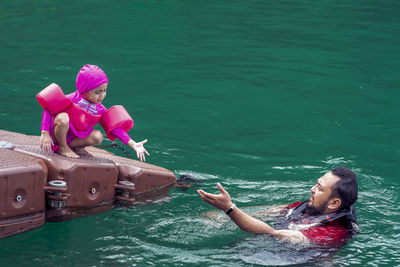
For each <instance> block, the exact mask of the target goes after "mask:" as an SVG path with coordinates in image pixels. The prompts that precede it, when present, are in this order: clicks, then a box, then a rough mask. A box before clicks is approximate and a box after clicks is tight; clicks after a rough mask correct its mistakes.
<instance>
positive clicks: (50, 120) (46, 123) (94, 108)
mask: <svg viewBox="0 0 400 267" xmlns="http://www.w3.org/2000/svg"><path fill="white" fill-rule="evenodd" d="M66 97H67V98H68V99H70V100H71V101H72V102H74V103H76V104H78V105H79V107H80V108H82V109H83V110H85V111H86V112H89V113H91V114H93V115H101V114H103V113H104V112H106V111H107V109H106V108H105V107H104V106H103V105H102V104H95V103H91V102H89V101H88V100H86V99H85V98H84V97H83V96H82V94H81V93H80V92H79V91H75V92H74V93H71V94H69V95H67V96H66ZM41 130H42V131H43V130H44V131H48V132H49V133H50V135H52V133H53V131H54V117H53V116H52V115H51V113H50V112H49V111H47V110H43V117H42V126H41ZM92 131H93V128H91V127H90V128H89V129H87V130H86V131H78V130H77V129H76V128H75V126H74V125H73V124H72V123H71V122H69V131H68V133H67V144H70V143H71V141H72V140H73V139H74V138H75V137H78V138H85V137H87V136H88V135H89V134H90V133H91V132H92ZM112 134H114V135H115V136H116V137H117V138H118V139H120V140H121V141H122V143H124V144H125V145H126V144H127V143H128V142H129V140H130V139H131V138H130V137H129V135H128V134H127V133H126V132H125V131H124V130H122V129H120V128H117V129H114V130H112ZM56 148H57V147H55V148H54V149H56ZM54 149H53V150H54Z"/></svg>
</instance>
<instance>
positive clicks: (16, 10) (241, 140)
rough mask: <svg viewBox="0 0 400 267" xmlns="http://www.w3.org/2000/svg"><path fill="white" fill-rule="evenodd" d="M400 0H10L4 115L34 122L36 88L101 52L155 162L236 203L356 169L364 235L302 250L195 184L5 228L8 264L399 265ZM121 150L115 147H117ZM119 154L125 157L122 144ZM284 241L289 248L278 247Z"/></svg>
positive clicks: (1, 42) (6, 119)
mask: <svg viewBox="0 0 400 267" xmlns="http://www.w3.org/2000/svg"><path fill="white" fill-rule="evenodd" d="M399 11H400V3H399V2H398V1H392V0H388V1H371V0H366V1H365V0H364V1H351V3H350V2H345V1H332V0H328V1H322V2H321V1H320V2H318V1H308V0H301V1H295V2H294V1H243V2H240V1H229V2H228V1H222V0H220V1H208V0H206V1H179V0H171V1H128V0H122V1H118V2H110V1H103V0H98V1H74V0H73V1H59V2H54V1H44V0H37V1H26V0H19V1H3V2H1V3H0V33H1V36H2V38H0V59H1V63H2V64H1V65H0V82H1V85H2V94H1V96H0V101H1V102H0V103H1V105H0V126H1V129H4V130H10V131H17V132H21V133H25V134H36V135H38V134H39V133H40V131H39V130H40V119H41V108H40V106H39V105H38V104H37V102H36V100H35V95H36V94H37V92H38V91H39V90H41V89H42V88H44V87H46V86H47V85H48V84H50V83H52V82H56V83H58V84H59V85H60V86H61V87H62V88H63V90H64V92H72V91H73V90H74V82H75V77H76V73H77V71H78V70H79V68H80V67H81V66H82V65H84V64H97V65H99V66H101V67H102V68H103V69H104V71H105V72H106V73H107V75H108V77H109V80H110V83H109V91H108V95H107V98H106V99H105V101H104V104H105V105H106V106H108V107H110V106H112V105H115V104H122V105H124V106H125V108H126V109H127V110H128V111H129V112H130V113H131V114H132V115H133V118H134V120H135V127H134V129H133V131H132V132H131V136H132V137H133V138H134V139H135V140H142V139H145V138H148V139H149V143H148V145H147V148H148V150H149V152H150V153H151V156H150V157H149V158H148V161H149V162H150V163H152V164H155V165H159V166H163V167H166V168H168V169H170V170H172V171H174V173H175V174H176V175H177V176H179V175H181V174H184V173H190V174H193V175H195V176H196V177H198V178H202V179H203V180H204V181H203V182H202V183H201V184H200V185H198V186H199V187H201V188H203V189H204V190H206V191H210V192H216V188H215V185H216V183H217V182H221V183H222V184H223V185H224V186H225V187H226V188H227V189H228V191H229V192H230V194H231V196H232V197H233V199H234V201H235V202H236V204H237V205H238V206H239V207H245V206H254V205H274V204H286V203H290V202H294V201H299V200H304V199H307V198H308V197H309V188H310V187H311V186H312V185H313V184H314V183H315V181H316V179H317V178H318V177H320V176H321V175H322V174H323V173H324V172H326V171H327V170H330V169H331V168H333V167H335V166H339V165H345V166H347V167H349V168H352V169H353V170H354V171H355V172H356V173H357V175H358V180H359V189H360V193H359V201H358V203H357V205H356V209H357V212H358V218H359V222H360V226H361V233H360V234H359V235H358V236H356V237H355V238H354V239H352V240H351V241H350V242H349V243H348V244H347V245H346V246H344V247H342V248H341V249H340V250H339V251H338V252H335V253H327V254H326V252H320V251H302V250H301V248H296V247H291V246H289V245H282V244H281V243H279V242H278V241H276V240H271V239H268V238H265V237H262V236H254V235H250V234H247V233H244V232H241V231H240V230H239V229H238V228H237V227H235V226H234V225H233V224H232V223H230V222H229V221H228V222H226V223H218V222H216V221H214V220H210V219H207V218H205V217H204V216H202V215H201V214H202V213H204V212H207V211H211V210H212V208H211V207H210V206H207V204H205V203H203V202H201V200H200V198H199V197H198V195H197V193H196V191H195V189H196V188H192V189H189V190H187V191H182V190H180V189H172V190H171V191H170V194H169V197H167V198H165V199H161V200H159V201H157V202H155V203H150V204H147V205H141V206H138V207H134V208H121V207H120V208H116V209H113V210H112V211H110V212H108V213H105V214H100V215H95V216H90V217H85V218H80V219H75V220H71V221H65V222H61V223H46V224H45V225H44V226H43V227H42V228H39V229H38V230H35V231H31V232H28V233H25V234H21V235H16V236H13V237H10V238H7V239H3V240H0V258H1V260H0V263H1V266H15V265H18V266H32V265H38V266H39V265H40V266H148V265H157V266H163V265H165V266H168V265H171V266H192V265H193V266H195V265H198V266H217V265H222V266H232V265H236V266H247V265H249V264H254V265H290V264H299V265H302V264H305V263H307V264H308V265H317V266H318V265H322V266H325V265H334V266H336V265H339V266H343V265H360V266H361V265H362V266H365V265H371V266H378V265H379V266H381V265H388V266H393V265H398V264H400V253H399V251H400V241H399V240H400V226H399V223H398V222H399V220H400V213H399V211H398V208H397V206H398V205H397V203H398V202H399V200H400V193H399V192H400V190H399V189H400V184H399V180H398V177H397V173H398V172H397V168H398V162H399V159H400V155H399V154H400V148H399V142H398V137H399V132H400V126H399V125H400V121H399V120H400V119H399V118H400V116H399V115H400V114H399V108H398V99H400V91H399V90H398V88H399V86H398V84H399V78H398V77H399V74H398V66H399V65H400V56H399V55H400V53H399V52H400V51H399V42H400V37H399V32H400V27H399V25H400V24H399V22H400V21H399V20H400V18H399V16H398V14H399ZM117 153H121V152H118V151H117ZM121 155H123V154H122V153H121ZM279 248H282V250H281V251H280V250H279Z"/></svg>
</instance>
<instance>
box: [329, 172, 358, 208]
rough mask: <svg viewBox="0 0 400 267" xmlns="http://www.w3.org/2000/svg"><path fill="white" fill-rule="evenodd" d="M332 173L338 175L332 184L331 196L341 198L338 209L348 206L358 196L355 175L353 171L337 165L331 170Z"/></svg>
mask: <svg viewBox="0 0 400 267" xmlns="http://www.w3.org/2000/svg"><path fill="white" fill-rule="evenodd" d="M331 172H332V174H333V175H335V176H337V177H339V181H337V182H336V184H335V185H333V188H332V194H331V196H332V197H339V198H340V199H341V200H342V204H341V205H340V208H339V209H340V210H342V209H346V208H348V207H350V206H351V205H352V204H354V202H356V200H357V197H358V185H357V177H356V175H355V173H354V172H352V171H351V170H350V169H348V168H345V167H337V168H334V169H333V170H331Z"/></svg>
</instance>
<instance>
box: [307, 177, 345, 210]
mask: <svg viewBox="0 0 400 267" xmlns="http://www.w3.org/2000/svg"><path fill="white" fill-rule="evenodd" d="M338 181H339V178H338V177H337V176H335V175H333V174H332V173H331V172H328V173H326V174H325V175H324V176H322V177H321V178H319V179H318V181H317V184H316V185H314V186H313V187H312V188H311V197H310V199H309V200H308V202H307V213H308V214H309V215H320V214H325V213H328V212H329V211H328V210H327V206H328V201H329V200H330V198H331V193H332V189H333V186H334V185H335V184H336V182H338Z"/></svg>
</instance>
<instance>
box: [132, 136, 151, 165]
mask: <svg viewBox="0 0 400 267" xmlns="http://www.w3.org/2000/svg"><path fill="white" fill-rule="evenodd" d="M146 143H147V139H145V140H143V141H142V142H137V143H136V142H135V141H133V140H132V139H131V140H130V141H129V142H128V145H129V146H130V147H131V148H133V149H134V150H135V151H136V155H137V157H138V159H140V161H146V157H145V155H144V154H145V153H146V154H147V156H150V154H149V152H147V150H146V149H145V148H144V146H143V145H144V144H146Z"/></svg>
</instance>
